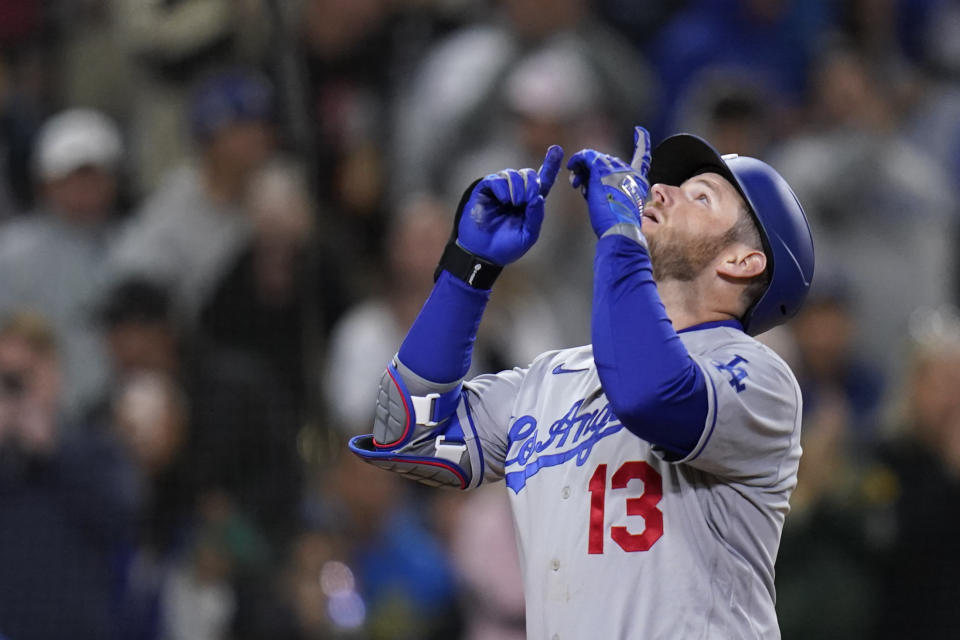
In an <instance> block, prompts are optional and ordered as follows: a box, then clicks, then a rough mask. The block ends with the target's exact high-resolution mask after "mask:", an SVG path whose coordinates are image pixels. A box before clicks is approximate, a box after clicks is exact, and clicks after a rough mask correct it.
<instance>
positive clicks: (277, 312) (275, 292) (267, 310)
mask: <svg viewBox="0 0 960 640" xmlns="http://www.w3.org/2000/svg"><path fill="white" fill-rule="evenodd" d="M246 207H247V209H248V211H247V215H248V216H249V217H250V220H251V224H252V227H253V233H252V237H251V238H250V242H249V244H248V245H247V246H246V247H245V248H244V250H243V252H242V253H240V254H239V255H238V256H237V258H236V259H235V260H234V263H233V265H232V267H231V268H230V270H229V272H228V273H227V274H226V276H225V278H224V279H223V280H222V281H221V282H219V283H218V285H217V287H216V289H215V291H214V293H213V295H212V296H211V298H210V301H209V302H208V304H207V305H206V306H205V307H204V309H203V311H202V313H201V330H202V331H203V332H204V334H205V335H206V336H207V337H209V338H211V339H212V340H213V341H214V342H216V343H218V344H221V345H223V346H226V347H230V348H232V349H235V350H239V351H243V352H246V353H249V354H253V355H255V356H257V357H258V358H259V359H260V360H262V361H263V362H265V363H268V364H269V365H270V366H271V368H272V372H273V374H274V375H275V377H276V380H277V382H278V383H279V384H281V385H282V386H283V387H284V388H285V389H287V390H288V391H289V392H290V394H291V398H293V399H294V400H295V401H296V405H297V407H301V408H302V407H304V404H305V402H306V393H307V384H308V381H312V380H313V379H314V377H315V376H314V374H313V373H312V369H313V368H314V367H316V363H315V358H316V356H318V355H319V348H320V347H319V343H320V342H321V341H322V340H325V338H326V334H327V332H328V330H329V328H330V327H331V326H332V324H333V323H334V322H335V321H336V320H337V318H338V317H339V316H340V314H341V313H342V311H343V306H344V297H345V293H344V288H345V287H344V283H343V282H342V280H343V276H342V274H341V270H340V269H339V265H338V264H337V262H336V260H334V259H333V258H332V257H331V256H332V255H333V254H334V253H335V252H336V251H337V247H336V246H334V245H335V243H334V242H332V239H331V238H330V237H329V236H327V235H326V234H322V237H318V234H317V232H316V231H315V228H316V225H317V222H316V216H317V211H316V207H315V205H314V201H313V198H311V196H310V193H309V190H308V185H307V183H306V180H305V176H304V175H303V173H302V171H301V170H300V168H299V167H298V166H297V165H296V164H293V163H290V162H279V161H278V162H273V163H270V164H269V165H267V166H266V167H264V168H263V169H262V170H261V171H260V172H259V173H258V175H257V176H256V177H255V178H254V180H253V183H252V185H251V189H250V193H249V198H248V200H247V203H246ZM308 330H309V332H308Z"/></svg>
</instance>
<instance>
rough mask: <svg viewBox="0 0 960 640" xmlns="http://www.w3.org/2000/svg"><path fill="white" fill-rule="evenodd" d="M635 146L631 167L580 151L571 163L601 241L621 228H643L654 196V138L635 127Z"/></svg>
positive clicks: (573, 177)
mask: <svg viewBox="0 0 960 640" xmlns="http://www.w3.org/2000/svg"><path fill="white" fill-rule="evenodd" d="M633 142H634V151H633V159H632V160H631V162H630V164H626V163H625V162H624V161H623V160H621V159H619V158H617V157H616V156H612V155H608V154H606V153H600V152H599V151H594V150H593V149H584V150H582V151H578V152H577V153H575V154H573V156H572V157H571V158H570V162H568V163H567V168H568V169H570V170H571V171H572V172H573V173H572V174H571V175H570V184H572V185H573V187H574V188H579V189H580V191H581V193H583V197H584V199H586V201H587V209H588V210H589V212H590V224H591V225H593V231H594V233H596V234H597V237H598V238H599V237H602V236H603V234H604V233H606V231H607V230H608V229H610V228H611V227H613V226H614V225H617V224H624V223H625V224H631V225H636V226H637V227H639V226H640V224H641V215H642V214H643V203H644V200H646V198H647V194H648V193H649V192H650V182H649V180H647V172H648V171H649V170H650V134H649V133H647V130H646V129H644V128H643V127H635V128H634V130H633Z"/></svg>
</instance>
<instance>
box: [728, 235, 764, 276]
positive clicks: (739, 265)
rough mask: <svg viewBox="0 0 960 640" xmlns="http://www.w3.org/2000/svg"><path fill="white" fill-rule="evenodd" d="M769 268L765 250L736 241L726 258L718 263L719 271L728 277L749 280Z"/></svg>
mask: <svg viewBox="0 0 960 640" xmlns="http://www.w3.org/2000/svg"><path fill="white" fill-rule="evenodd" d="M766 268H767V256H766V255H765V254H764V253H763V251H758V250H757V249H751V248H749V247H747V246H746V245H744V244H740V243H735V244H734V245H732V246H731V247H730V251H729V252H728V253H727V254H726V256H725V257H724V259H723V260H722V261H721V262H720V263H719V264H718V265H717V273H718V274H719V275H720V276H722V277H726V278H733V279H744V280H749V279H750V278H753V277H754V276H758V275H760V274H761V273H763V270H764V269H766Z"/></svg>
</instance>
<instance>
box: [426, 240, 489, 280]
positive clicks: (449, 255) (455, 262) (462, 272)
mask: <svg viewBox="0 0 960 640" xmlns="http://www.w3.org/2000/svg"><path fill="white" fill-rule="evenodd" d="M441 271H447V272H449V273H450V275H452V276H455V277H457V278H459V279H460V280H463V281H464V282H466V283H467V284H468V285H470V286H471V287H473V288H474V289H492V288H493V283H494V282H495V281H496V279H497V276H499V275H500V272H501V271H503V267H502V266H500V265H498V264H496V263H493V262H490V261H489V260H484V259H483V258H481V257H480V256H476V255H474V254H472V253H470V252H469V251H467V250H466V249H464V248H463V247H461V246H460V245H459V244H458V243H457V242H456V241H453V242H450V243H448V244H447V247H446V248H445V249H444V250H443V255H442V256H441V257H440V263H439V264H438V265H437V269H436V271H434V272H433V281H434V282H436V281H437V278H439V277H440V272H441Z"/></svg>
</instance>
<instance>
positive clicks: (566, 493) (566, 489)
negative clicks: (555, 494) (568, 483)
mask: <svg viewBox="0 0 960 640" xmlns="http://www.w3.org/2000/svg"><path fill="white" fill-rule="evenodd" d="M560 495H561V496H562V497H563V499H564V500H566V499H567V498H569V497H570V487H564V488H563V489H561V490H560Z"/></svg>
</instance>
